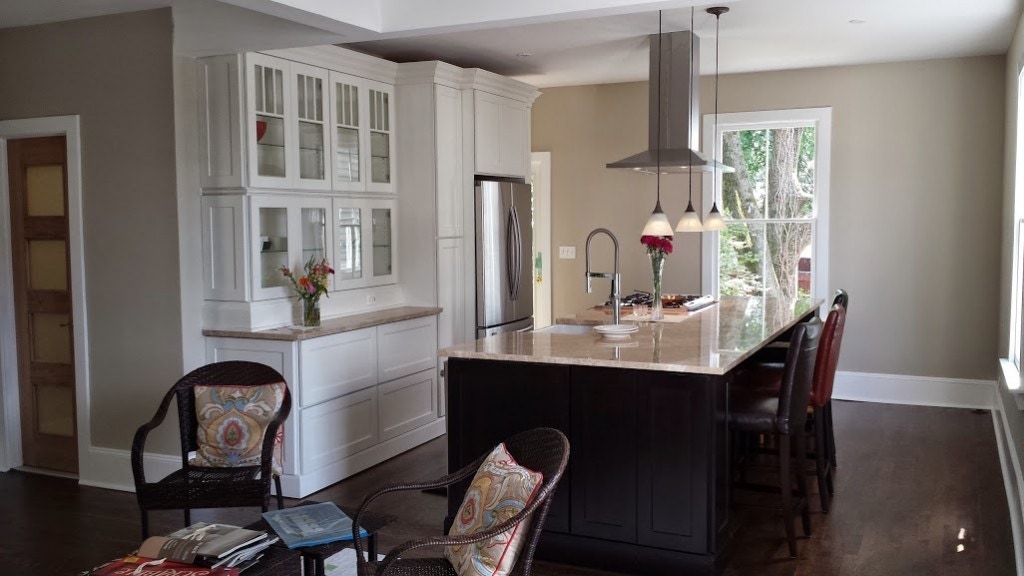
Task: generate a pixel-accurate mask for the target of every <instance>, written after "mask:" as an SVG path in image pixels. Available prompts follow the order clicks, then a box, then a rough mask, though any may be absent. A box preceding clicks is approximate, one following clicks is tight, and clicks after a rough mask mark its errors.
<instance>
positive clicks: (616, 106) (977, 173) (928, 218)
mask: <svg viewBox="0 0 1024 576" xmlns="http://www.w3.org/2000/svg"><path fill="white" fill-rule="evenodd" d="M1004 86H1005V59H1004V58H1003V57H1001V56H992V57H979V58H964V59H951V60H933V61H920V62H903V63H895V64H879V65H866V66H852V67H833V68H819V69H808V70H793V71H782V72H769V73H757V74H740V75H731V76H724V77H723V78H722V85H721V101H720V111H721V112H746V111H758V110H774V109H787V108H808V107H819V106H831V107H832V134H833V142H832V182H831V210H830V212H831V213H830V234H831V240H830V246H829V250H830V269H831V270H830V278H829V286H830V287H831V288H833V289H834V288H838V287H842V288H845V289H847V290H848V291H849V292H850V294H851V299H852V300H853V304H852V308H853V309H852V313H851V315H850V319H849V326H848V329H847V336H846V338H847V339H846V342H845V343H844V349H843V357H842V360H841V363H840V369H841V370H848V371H858V372H872V373H884V374H907V375H916V376H935V377H949V378H982V379H993V378H994V377H995V362H994V358H995V357H996V353H997V340H998V337H997V333H996V332H997V328H996V327H997V326H998V323H999V321H998V317H997V315H998V308H999V306H998V301H999V275H1000V259H999V258H1000V256H999V254H1000V248H1001V244H1000V230H999V224H998V223H999V222H1000V213H1001V205H1002V180H1003V128H1004V99H1005V98H1004ZM712 88H713V83H712V82H710V81H709V79H705V81H704V84H703V86H702V90H703V95H702V101H703V102H704V103H705V109H707V108H706V106H707V103H708V102H711V89H712ZM646 114H647V99H646V83H634V84H619V85H600V86H581V87H570V88H556V89H549V90H544V93H543V95H542V96H541V97H540V98H539V99H538V100H537V102H536V103H535V105H534V108H533V149H534V150H535V151H544V150H546V151H551V152H552V222H553V231H552V243H553V245H554V246H555V247H557V246H558V245H576V246H578V247H580V250H581V249H582V243H583V241H584V239H585V237H586V233H587V231H589V230H590V229H592V228H594V227H596V226H607V227H610V228H612V230H613V231H615V233H616V234H617V235H618V236H619V238H620V240H621V241H622V243H623V244H624V250H623V258H624V262H626V264H625V265H624V267H623V268H624V281H623V284H624V288H625V289H626V290H627V291H628V290H630V289H633V288H643V289H649V288H648V287H649V286H650V278H649V273H648V272H647V270H646V267H645V266H646V263H645V262H643V259H644V257H643V252H642V250H641V248H640V244H639V235H640V230H641V228H642V226H643V223H644V221H645V219H646V217H647V215H648V214H649V213H650V210H651V208H652V206H653V204H654V191H653V179H652V178H649V177H644V176H641V175H637V174H630V173H626V172H619V171H613V170H607V169H605V168H604V164H605V163H606V162H610V161H614V160H618V159H620V158H622V157H624V156H626V155H628V154H631V153H634V152H638V151H640V150H641V149H642V148H643V147H645V145H646V130H647V122H646ZM665 182H666V181H665V180H664V179H663V181H662V184H663V186H662V189H663V194H662V204H663V205H664V206H665V209H666V211H667V212H668V213H669V217H670V220H672V221H673V222H674V221H675V220H676V219H678V218H679V216H680V215H681V213H682V209H683V207H684V206H685V199H684V198H683V196H684V191H683V190H682V189H681V188H682V184H681V183H680V182H679V181H678V180H677V181H670V184H669V188H671V190H670V191H669V192H668V194H669V200H668V202H666V199H665ZM696 194H697V192H696V191H695V195H696ZM696 205H697V203H696V202H695V206H696ZM676 238H677V245H680V244H681V245H682V246H681V250H680V252H681V253H677V254H673V255H672V256H670V257H669V259H668V262H667V263H666V267H667V268H668V272H667V277H666V290H667V291H680V292H693V291H697V290H699V288H700V278H699V276H700V256H699V247H698V244H699V242H700V239H699V235H678V234H677V236H676ZM604 251H606V250H602V252H604ZM581 258H582V254H580V258H578V259H577V260H576V261H568V260H557V259H556V260H554V262H553V263H554V266H553V270H552V275H553V277H554V294H555V302H554V310H555V315H556V316H560V315H565V314H571V313H574V312H575V311H577V310H579V309H580V308H583V307H585V306H587V305H589V304H591V303H593V302H594V301H596V299H595V298H587V297H586V295H585V294H584V291H583V289H582V287H583V262H582V259H581ZM602 295H603V294H602Z"/></svg>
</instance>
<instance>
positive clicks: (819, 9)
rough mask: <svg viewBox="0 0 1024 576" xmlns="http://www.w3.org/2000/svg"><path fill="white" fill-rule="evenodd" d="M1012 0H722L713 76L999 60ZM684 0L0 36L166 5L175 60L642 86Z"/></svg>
mask: <svg viewBox="0 0 1024 576" xmlns="http://www.w3.org/2000/svg"><path fill="white" fill-rule="evenodd" d="M1021 1H1022V0H971V1H970V2H964V1H963V0H856V1H853V0H730V1H728V2H722V3H721V4H722V5H726V6H730V7H731V8H732V11H731V12H730V13H728V14H726V15H725V16H723V17H722V22H721V25H722V30H721V50H722V53H721V71H722V73H726V74H727V73H734V72H749V71H760V70H777V69H787V68H804V67H813V66H834V65H846V64H860V63H869V62H891V61H901V60H916V59H928V58H946V57H955V56H973V55H983V54H1002V53H1005V52H1006V49H1007V46H1008V45H1009V42H1010V38H1011V36H1012V34H1013V30H1014V27H1015V26H1016V22H1017V18H1018V15H1019V13H1020V5H1021ZM695 2H707V0H517V1H515V2H510V1H504V2H497V1H493V0H491V1H481V0H343V1H339V0H0V28H2V27H10V26H23V25H29V24H38V23H44V22H51V21H57V20H69V19H75V18H83V17H88V16H98V15H103V14H110V13H116V12H126V11H134V10H142V9H149V8H156V7H163V6H169V5H173V6H174V7H175V42H176V49H177V50H178V51H179V52H180V53H183V54H188V55H193V56H198V55H203V54H216V53H224V52H229V51H246V50H261V49H272V48H285V47H291V46H305V45H313V44H324V43H344V42H347V43H351V44H349V45H350V46H351V47H353V48H355V49H357V50H360V51H363V52H368V53H372V54H376V55H379V56H382V57H385V58H389V59H394V60H399V61H413V60H429V59H441V60H446V61H449V62H452V63H453V64H457V65H460V66H465V67H480V68H485V69H488V70H491V71H493V72H497V73H499V74H505V75H509V76H513V77H516V78H518V79H521V80H523V81H526V82H529V83H531V84H534V85H536V86H538V87H547V86H560V85H570V84H591V83H604V82H623V81H631V80H642V79H646V77H647V61H648V60H647V54H648V47H647V44H648V41H647V37H648V35H649V34H652V33H654V32H656V31H657V27H658V24H657V10H658V9H665V14H664V17H665V23H664V29H665V30H666V31H671V30H682V29H688V28H689V10H688V9H687V8H686V7H687V6H689V5H691V4H693V3H695ZM709 5H712V4H705V6H709ZM850 20H863V21H864V23H862V24H851V23H850ZM695 28H696V30H697V33H698V35H699V36H700V37H701V38H703V39H704V44H703V46H702V52H701V56H702V62H701V69H702V70H703V71H705V72H710V71H711V70H713V59H714V49H713V40H714V19H713V17H711V16H709V15H708V14H706V13H704V11H703V9H698V11H697V17H696V26H695ZM518 54H529V56H518Z"/></svg>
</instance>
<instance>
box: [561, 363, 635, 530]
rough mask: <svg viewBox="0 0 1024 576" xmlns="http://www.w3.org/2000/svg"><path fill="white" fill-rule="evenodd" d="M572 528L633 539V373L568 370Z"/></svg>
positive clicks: (585, 369)
mask: <svg viewBox="0 0 1024 576" xmlns="http://www.w3.org/2000/svg"><path fill="white" fill-rule="evenodd" d="M570 442H571V443H572V451H573V455H574V456H576V457H575V458H571V459H570V461H569V464H570V466H571V467H572V521H571V523H572V533H573V534H580V535H583V536H593V537H595V538H607V539H609V540H615V541H617V542H636V528H637V524H636V490H637V478H636V463H637V460H636V377H635V375H634V373H633V372H628V371H624V370H601V369H587V368H574V369H573V371H572V438H571V439H570Z"/></svg>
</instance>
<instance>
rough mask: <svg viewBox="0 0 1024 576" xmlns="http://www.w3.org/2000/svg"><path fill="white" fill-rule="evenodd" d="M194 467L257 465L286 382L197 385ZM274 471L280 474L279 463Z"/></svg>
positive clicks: (279, 406) (282, 400)
mask: <svg viewBox="0 0 1024 576" xmlns="http://www.w3.org/2000/svg"><path fill="white" fill-rule="evenodd" d="M194 391H195V398H196V420H197V421H198V427H197V430H196V440H197V444H198V447H197V449H196V457H195V458H194V459H193V460H192V462H191V464H192V465H194V466H211V467H231V466H258V465H259V464H260V459H261V456H262V450H263V434H264V432H265V431H266V429H267V426H269V425H270V422H271V421H272V420H273V419H274V417H275V416H277V413H278V412H279V411H280V410H281V404H282V403H283V402H284V391H285V383H284V382H278V383H277V384H264V385H262V386H196V387H195V388H194ZM276 460H277V459H276V458H275V462H274V471H275V472H276V473H278V474H280V473H281V469H280V463H279V462H277V461H276Z"/></svg>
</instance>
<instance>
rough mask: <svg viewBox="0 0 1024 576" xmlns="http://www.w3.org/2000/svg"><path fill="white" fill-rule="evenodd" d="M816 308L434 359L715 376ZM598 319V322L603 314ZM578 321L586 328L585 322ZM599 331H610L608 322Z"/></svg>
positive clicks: (558, 338)
mask: <svg viewBox="0 0 1024 576" xmlns="http://www.w3.org/2000/svg"><path fill="white" fill-rule="evenodd" d="M822 302H823V301H822V300H820V299H819V300H814V301H811V302H803V303H798V304H797V305H796V306H795V310H794V309H793V307H791V306H787V305H785V304H783V303H781V302H780V301H779V300H776V299H770V298H769V299H765V298H723V299H722V301H721V302H718V303H717V304H713V305H711V306H709V307H707V308H704V309H702V310H698V311H696V312H690V313H687V314H686V315H685V318H683V319H682V320H681V321H678V322H672V321H670V322H646V321H639V322H636V324H637V325H638V326H639V331H638V332H636V333H634V334H632V335H631V336H630V337H629V338H628V339H626V340H608V339H606V338H603V337H601V336H599V335H598V334H596V333H594V332H591V331H585V332H584V333H565V332H559V331H558V330H571V329H574V327H559V326H555V327H553V328H552V330H553V331H548V332H546V331H544V329H542V330H541V331H538V332H524V333H515V332H513V333H505V334H498V335H496V336H490V337H488V338H484V339H482V340H477V341H476V342H471V343H467V344H462V345H458V346H453V347H450V348H445V349H444V350H441V351H440V352H439V353H438V354H439V355H440V356H446V357H449V358H468V359H478V360H501V361H511V362H537V363H542V364H566V365H574V366H599V367H608V368H625V369H634V370H658V371H663V372H680V373H690V374H715V375H720V374H725V373H726V372H728V371H729V370H731V369H732V368H734V367H735V366H736V365H737V364H739V363H740V362H742V361H743V360H746V359H747V358H748V357H750V355H752V354H753V353H754V352H756V351H757V350H758V349H760V348H761V347H762V346H764V345H765V344H766V343H768V342H771V341H772V340H774V339H776V338H777V337H778V336H780V335H781V334H782V333H783V332H785V331H786V330H788V329H789V328H791V327H792V326H794V325H795V324H796V323H797V322H798V321H799V320H800V319H801V318H802V317H803V316H805V315H806V314H807V313H808V312H812V311H814V310H816V309H817V308H818V307H819V306H820V305H821V304H822ZM599 312H601V314H602V315H603V311H599ZM578 320H579V321H584V320H587V315H586V314H584V316H583V317H582V318H579V317H578ZM622 320H623V323H627V322H629V321H630V318H629V315H628V314H626V315H623V317H622ZM605 323H608V324H610V323H611V316H607V320H605ZM577 330H578V329H577ZM583 330H586V329H585V328H583Z"/></svg>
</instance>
